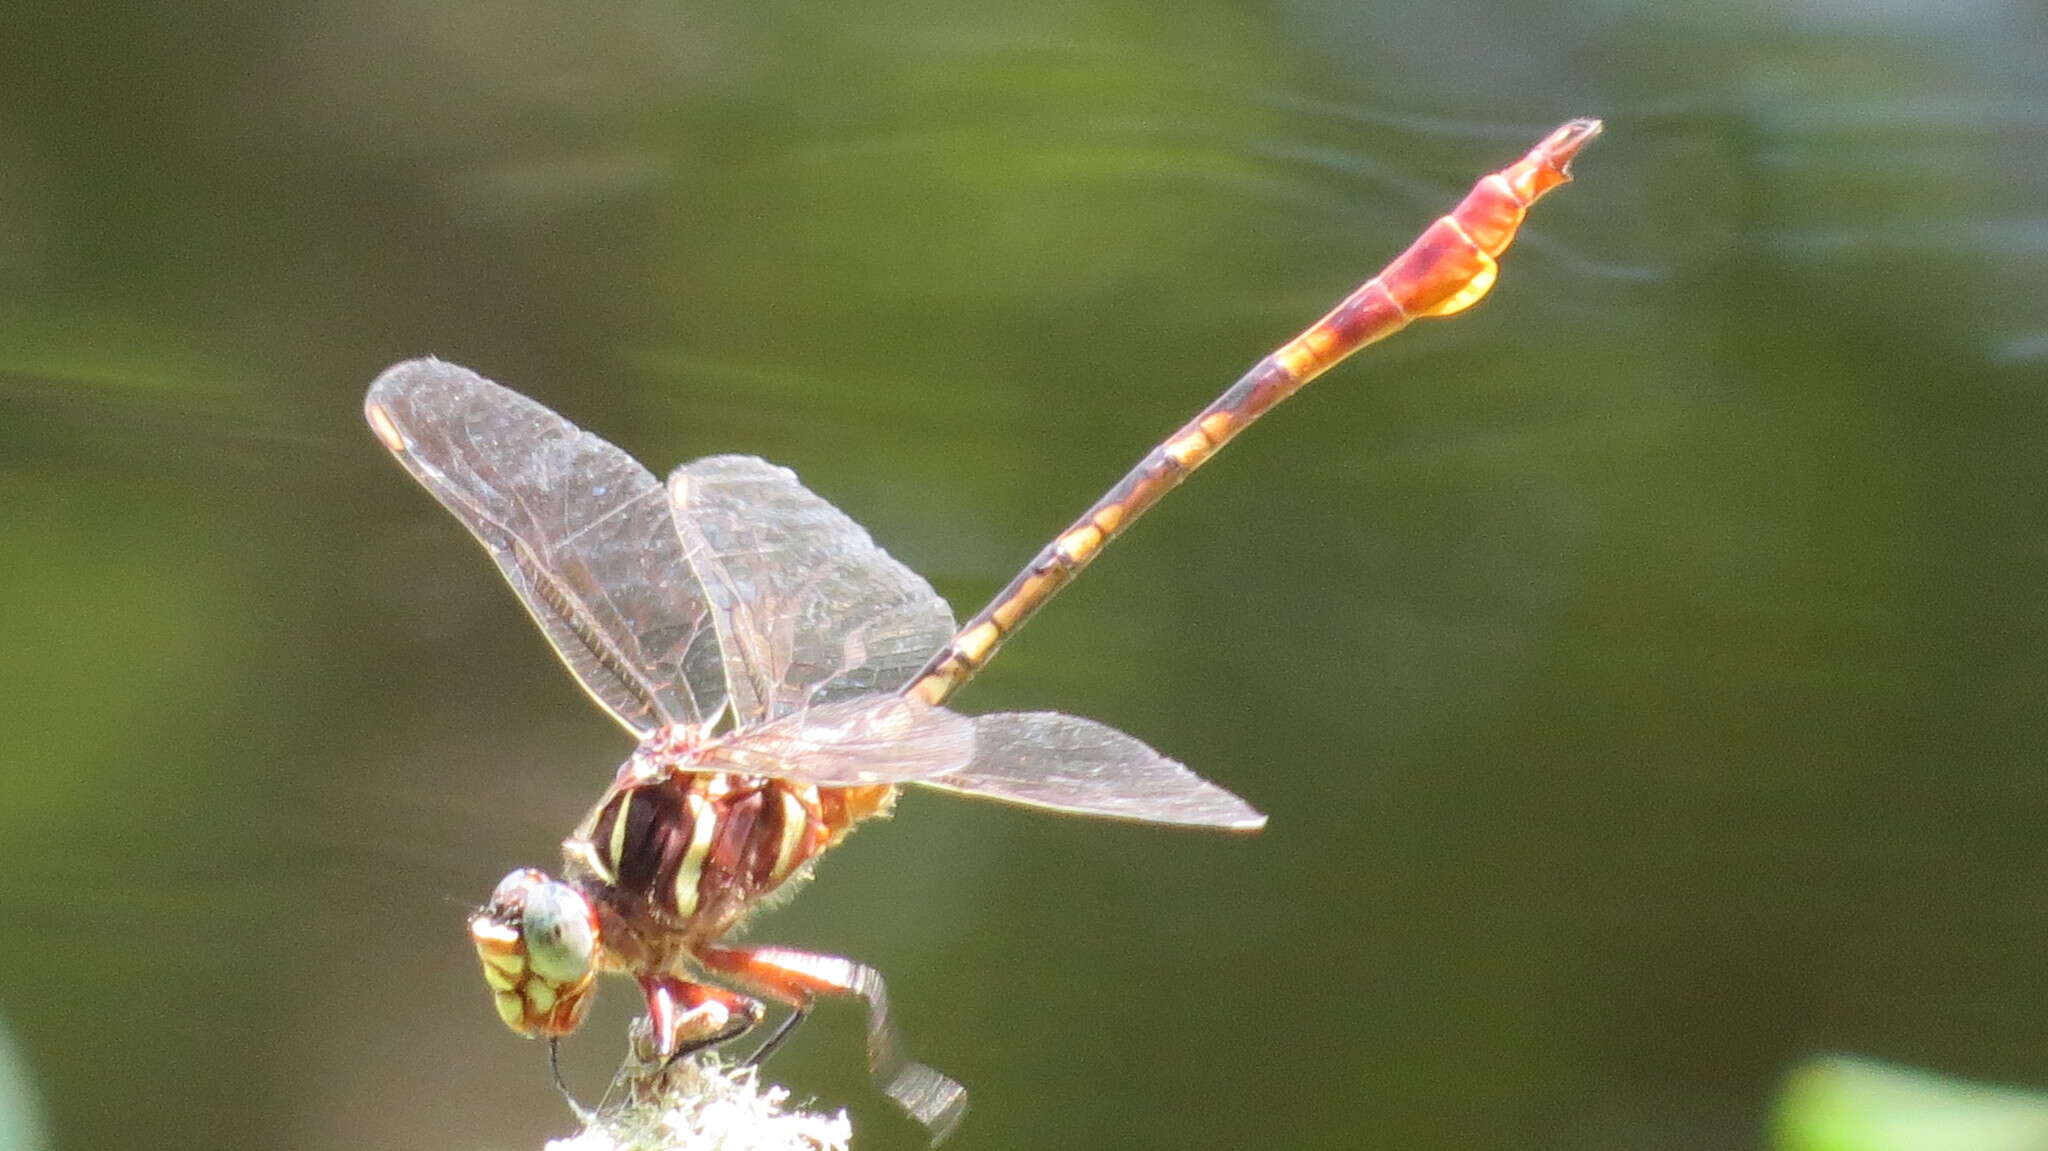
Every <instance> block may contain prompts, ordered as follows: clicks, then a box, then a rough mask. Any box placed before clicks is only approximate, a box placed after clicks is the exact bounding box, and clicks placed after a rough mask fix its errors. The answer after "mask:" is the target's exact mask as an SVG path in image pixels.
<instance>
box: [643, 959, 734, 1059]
mask: <svg viewBox="0 0 2048 1151" xmlns="http://www.w3.org/2000/svg"><path fill="white" fill-rule="evenodd" d="M640 989H641V990H642V991H644V992H646V993H647V1027H648V1031H649V1035H650V1038H651V1039H652V1040H653V1042H654V1056H655V1058H657V1059H660V1060H662V1061H663V1062H672V1061H674V1060H676V1059H679V1058H681V1057H683V1056H685V1055H688V1054H690V1053H691V1052H693V1051H702V1050H703V1049H704V1048H706V1047H715V1046H717V1045H718V1044H720V1043H724V1042H726V1041H727V1040H730V1039H737V1038H739V1037H740V1036H742V1035H744V1034H746V1033H747V1032H749V1031H751V1030H753V1029H754V1027H755V1025H757V1024H759V1023H760V1022H761V1004H760V1003H759V1002H758V1001H756V1000H754V999H750V998H748V997H747V996H744V995H740V994H737V993H735V992H731V991H727V990H725V989H724V988H721V987H711V986H708V985H706V984H702V983H692V982H690V981H689V980H687V979H679V978H677V977H676V976H673V975H650V976H643V977H642V978H641V980H640Z"/></svg>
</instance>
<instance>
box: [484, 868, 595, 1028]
mask: <svg viewBox="0 0 2048 1151" xmlns="http://www.w3.org/2000/svg"><path fill="white" fill-rule="evenodd" d="M469 937H470V941H471V942H472V943H474V944H475V945H476V953H477V958H479V959H481V960H482V961H483V965H484V981H485V982H486V983H488V984H490V986H491V997H492V999H493V1001H494V1002H495V1003H496V1005H497V1008H498V1017H499V1018H500V1019H503V1020H504V1021H505V1026H507V1027H510V1028H511V1029H512V1030H514V1031H517V1032H518V1033H519V1034H521V1035H525V1036H529V1037H531V1036H542V1035H545V1036H549V1037H553V1036H560V1035H567V1034H568V1033H569V1032H571V1031H574V1030H575V1029H576V1027H577V1025H578V1024H580V1023H582V1022H583V1016H584V1014H585V1013H586V1012H587V1011H589V1009H590V992H591V991H592V989H593V988H594V987H595V986H596V983H597V948H598V926H597V910H596V909H595V908H594V907H592V906H591V903H590V900H589V899H588V898H586V897H585V896H584V894H583V893H582V892H581V891H578V890H577V889H576V888H574V887H571V886H570V885H568V884H566V883H560V882H557V881H555V880H552V879H549V878H548V877H547V876H546V875H544V874H542V873H541V872H538V871H533V870H531V869H525V870H520V871H515V872H513V873H512V874H510V875H508V876H506V877H505V879H504V882H502V883H500V884H498V888H497V890H496V891H494V892H492V893H491V901H490V902H489V903H487V904H485V905H484V906H483V908H482V909H481V910H479V911H478V912H477V913H476V914H475V915H473V916H471V917H470V919H469Z"/></svg>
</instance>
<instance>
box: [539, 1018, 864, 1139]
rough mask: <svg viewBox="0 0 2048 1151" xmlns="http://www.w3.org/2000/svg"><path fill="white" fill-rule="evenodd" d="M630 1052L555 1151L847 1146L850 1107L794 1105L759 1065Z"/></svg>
mask: <svg viewBox="0 0 2048 1151" xmlns="http://www.w3.org/2000/svg"><path fill="white" fill-rule="evenodd" d="M633 1046H634V1050H635V1052H636V1054H635V1055H633V1056H631V1057H629V1058H628V1059H627V1060H626V1063H625V1065H624V1066H623V1067H620V1068H619V1073H618V1074H617V1075H616V1076H615V1077H613V1079H612V1084H611V1087H610V1088H609V1089H607V1090H606V1092H605V1097H604V1101H603V1102H601V1103H599V1104H598V1105H597V1106H596V1107H595V1108H589V1109H582V1110H581V1117H582V1120H583V1130H581V1131H579V1132H578V1133H576V1134H575V1135H572V1136H569V1137H567V1138H564V1139H556V1140H554V1141H552V1142H550V1143H549V1144H548V1145H547V1151H847V1149H848V1147H849V1145H850V1144H851V1142H852V1140H853V1124H852V1123H851V1122H849V1121H848V1119H847V1117H846V1112H844V1111H841V1112H838V1113H837V1114H831V1115H826V1114H819V1113H817V1112H812V1111H806V1110H804V1109H802V1108H801V1107H792V1106H791V1105H790V1096H789V1091H788V1089H786V1088H783V1087H779V1086H777V1085H775V1084H772V1083H763V1082H761V1078H760V1075H759V1073H758V1072H757V1070H756V1069H755V1068H753V1067H749V1066H736V1065H730V1064H727V1063H726V1062H724V1061H723V1060H721V1059H720V1058H719V1057H718V1056H717V1055H716V1054H713V1053H710V1052H706V1053H704V1054H701V1055H696V1056H691V1057H686V1058H683V1059H678V1060H675V1061H673V1062H668V1061H664V1060H661V1059H656V1058H649V1057H646V1056H645V1055H644V1054H638V1052H641V1051H642V1047H643V1045H642V1044H637V1043H636V1044H634V1045H633Z"/></svg>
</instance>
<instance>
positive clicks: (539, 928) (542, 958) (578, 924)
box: [520, 881, 597, 983]
mask: <svg viewBox="0 0 2048 1151" xmlns="http://www.w3.org/2000/svg"><path fill="white" fill-rule="evenodd" d="M520 937H521V939H522V940H523V941H524V942H525V944H526V956H527V961H528V962H529V963H531V964H532V966H533V970H534V972H535V973H536V974H538V975H539V976H541V978H543V979H549V980H553V981H554V982H557V983H574V982H576V981H577V980H580V979H582V978H584V977H585V976H587V975H589V974H590V971H591V968H592V966H593V965H594V964H595V962H596V958H597V915H596V913H595V912H594V911H592V909H591V906H590V901H589V900H588V899H585V898H584V897H583V893H582V892H580V891H578V890H576V889H575V888H573V887H571V886H569V885H568V884H566V883H556V882H552V881H550V882H547V883H541V884H536V885H535V886H533V887H532V888H530V889H528V891H527V892H526V908H525V914H524V915H523V916H522V917H521V923H520Z"/></svg>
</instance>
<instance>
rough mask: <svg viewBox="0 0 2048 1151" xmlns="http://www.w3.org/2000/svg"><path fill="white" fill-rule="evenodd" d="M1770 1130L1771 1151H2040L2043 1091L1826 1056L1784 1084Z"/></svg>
mask: <svg viewBox="0 0 2048 1151" xmlns="http://www.w3.org/2000/svg"><path fill="white" fill-rule="evenodd" d="M1773 1126H1774V1129H1775V1130H1774V1138H1773V1140H1772V1146H1773V1147H1775V1148H1776V1149H1777V1151H2044V1149H2048V1092H2041V1091H2027V1090H2021V1089H2019V1088H2012V1087H1993V1086H1987V1085H1985V1084H1982V1083H1971V1082H1968V1081H1966V1080H1962V1079H1951V1078H1949V1077H1947V1076H1944V1075H1936V1074H1934V1073H1933V1072H1929V1071H1919V1070H1915V1069H1913V1068H1910V1067H1899V1066H1895V1065H1893V1064H1890V1063H1882V1062H1879V1061H1877V1060H1874V1059H1859V1058H1856V1057H1854V1056H1848V1055H1827V1056H1821V1057H1819V1058H1816V1059H1814V1060H1811V1061H1810V1062H1807V1063H1805V1064H1803V1065H1802V1066H1800V1067H1799V1068H1798V1069H1797V1070H1795V1071H1793V1072H1792V1074H1791V1075H1790V1076H1789V1077H1788V1078H1787V1079H1786V1081H1785V1089H1784V1091H1783V1093H1782V1094H1781V1095H1780V1096H1779V1097H1778V1107H1777V1113H1776V1115H1775V1117H1774V1124H1773Z"/></svg>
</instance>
